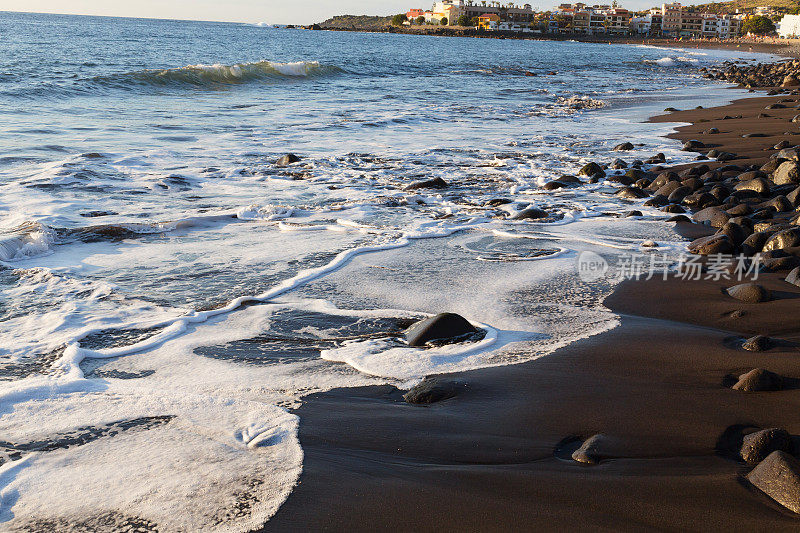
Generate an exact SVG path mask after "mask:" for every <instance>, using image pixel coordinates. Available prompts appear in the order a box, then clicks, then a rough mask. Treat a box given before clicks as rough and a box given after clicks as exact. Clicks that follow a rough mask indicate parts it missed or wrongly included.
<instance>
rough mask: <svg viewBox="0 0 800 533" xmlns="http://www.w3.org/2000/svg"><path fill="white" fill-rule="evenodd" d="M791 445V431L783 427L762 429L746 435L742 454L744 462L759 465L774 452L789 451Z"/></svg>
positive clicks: (743, 440)
mask: <svg viewBox="0 0 800 533" xmlns="http://www.w3.org/2000/svg"><path fill="white" fill-rule="evenodd" d="M790 447H791V440H790V436H789V432H788V431H786V430H785V429H781V428H770V429H762V430H761V431H756V432H754V433H750V434H749V435H745V436H744V438H743V439H742V449H741V452H740V455H741V457H742V459H744V462H746V463H747V464H750V465H757V464H758V463H760V462H761V461H763V460H764V459H766V458H767V457H768V456H769V455H770V454H771V453H772V452H775V451H778V450H780V451H783V452H788V451H789V450H790Z"/></svg>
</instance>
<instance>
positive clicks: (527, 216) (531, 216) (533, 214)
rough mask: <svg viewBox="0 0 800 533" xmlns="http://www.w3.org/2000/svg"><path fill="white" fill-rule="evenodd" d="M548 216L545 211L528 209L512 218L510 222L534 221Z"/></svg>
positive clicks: (534, 208) (533, 208)
mask: <svg viewBox="0 0 800 533" xmlns="http://www.w3.org/2000/svg"><path fill="white" fill-rule="evenodd" d="M548 216H549V215H548V214H547V211H544V210H542V209H539V208H538V207H528V208H527V209H523V210H522V211H520V212H519V213H517V214H516V215H514V216H512V217H511V220H536V219H539V218H547V217H548Z"/></svg>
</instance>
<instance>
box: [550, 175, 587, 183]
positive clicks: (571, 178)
mask: <svg viewBox="0 0 800 533" xmlns="http://www.w3.org/2000/svg"><path fill="white" fill-rule="evenodd" d="M556 181H557V182H559V183H564V184H566V185H580V184H581V183H583V182H581V180H580V178H578V177H577V176H570V175H568V174H565V175H563V176H561V177H559V178H556Z"/></svg>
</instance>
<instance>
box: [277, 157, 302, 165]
mask: <svg viewBox="0 0 800 533" xmlns="http://www.w3.org/2000/svg"><path fill="white" fill-rule="evenodd" d="M298 161H300V158H299V157H297V156H296V155H294V154H286V155H284V156H281V157H280V159H278V160H277V161H275V164H276V165H277V166H279V167H285V166H288V165H291V164H292V163H297V162H298Z"/></svg>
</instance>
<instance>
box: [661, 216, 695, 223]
mask: <svg viewBox="0 0 800 533" xmlns="http://www.w3.org/2000/svg"><path fill="white" fill-rule="evenodd" d="M667 222H691V220H690V219H689V217H687V216H686V215H675V216H674V217H669V218H668V219H667Z"/></svg>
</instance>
